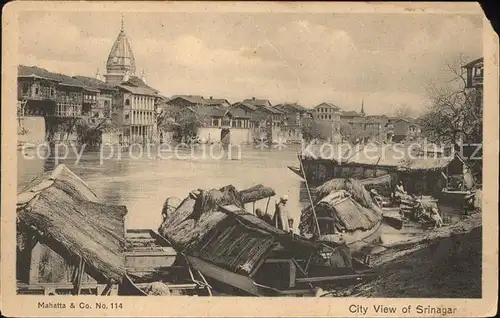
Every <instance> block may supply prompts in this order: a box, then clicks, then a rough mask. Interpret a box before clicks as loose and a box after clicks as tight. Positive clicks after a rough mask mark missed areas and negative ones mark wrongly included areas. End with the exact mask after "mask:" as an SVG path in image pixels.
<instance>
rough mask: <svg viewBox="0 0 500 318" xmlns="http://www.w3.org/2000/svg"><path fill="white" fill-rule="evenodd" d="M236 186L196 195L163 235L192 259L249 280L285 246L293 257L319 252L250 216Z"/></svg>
mask: <svg viewBox="0 0 500 318" xmlns="http://www.w3.org/2000/svg"><path fill="white" fill-rule="evenodd" d="M242 207H243V203H242V202H241V201H240V199H239V192H238V191H237V190H236V189H235V188H234V187H233V186H231V185H228V186H225V187H223V188H221V189H212V190H202V189H200V190H198V191H196V192H192V193H191V194H190V195H189V196H188V197H187V198H186V199H184V201H183V203H181V205H180V206H179V207H178V208H177V209H176V210H175V211H174V212H173V213H172V214H171V215H170V216H169V218H167V219H166V220H165V221H164V222H163V223H162V225H161V226H160V228H159V230H158V231H159V232H160V234H162V235H163V236H165V237H166V238H167V239H169V240H170V241H171V242H172V244H174V246H176V248H177V249H178V250H179V251H181V252H183V253H185V254H187V255H190V256H194V257H198V258H200V259H203V260H206V261H209V262H211V263H212V264H215V265H218V266H220V267H223V268H226V269H228V270H231V271H233V272H240V271H244V272H246V273H247V274H248V273H250V272H251V271H252V270H253V269H255V268H256V267H258V266H259V265H260V264H262V261H263V260H264V259H265V258H266V257H268V255H269V253H270V252H271V247H272V246H274V245H275V244H276V243H280V244H281V245H282V246H283V247H284V248H285V249H287V251H288V252H289V253H290V254H291V255H304V254H305V255H307V256H309V255H310V254H311V253H312V252H314V251H316V250H318V249H319V248H320V246H319V245H318V244H315V243H314V242H311V241H308V240H306V239H303V238H300V237H297V236H290V235H289V234H288V233H286V232H285V231H282V230H280V229H278V228H276V227H274V226H271V225H269V224H267V223H266V222H264V221H262V220H260V219H259V218H257V217H256V216H254V215H252V214H250V213H248V212H246V211H245V210H244V209H243V208H242Z"/></svg>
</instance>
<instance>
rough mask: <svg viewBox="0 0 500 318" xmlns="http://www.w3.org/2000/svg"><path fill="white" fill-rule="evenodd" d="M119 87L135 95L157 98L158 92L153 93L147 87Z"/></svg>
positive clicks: (122, 85) (121, 85)
mask: <svg viewBox="0 0 500 318" xmlns="http://www.w3.org/2000/svg"><path fill="white" fill-rule="evenodd" d="M118 87H120V88H122V89H124V90H126V91H129V92H131V93H132V94H135V95H147V96H157V93H156V91H153V90H151V89H149V88H147V87H137V86H128V85H124V84H120V85H118Z"/></svg>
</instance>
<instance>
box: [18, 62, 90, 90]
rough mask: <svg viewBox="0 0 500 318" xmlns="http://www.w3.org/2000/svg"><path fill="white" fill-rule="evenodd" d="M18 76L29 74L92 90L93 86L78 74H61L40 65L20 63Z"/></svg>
mask: <svg viewBox="0 0 500 318" xmlns="http://www.w3.org/2000/svg"><path fill="white" fill-rule="evenodd" d="M17 76H18V77H27V76H34V77H40V78H44V79H48V80H52V81H55V82H58V83H59V85H65V86H74V87H81V88H85V89H89V90H92V87H89V86H87V85H85V84H84V83H83V82H82V81H80V80H79V79H78V78H77V77H76V76H75V77H71V76H68V75H64V74H60V73H54V72H50V71H48V70H46V69H44V68H41V67H38V66H25V65H18V67H17Z"/></svg>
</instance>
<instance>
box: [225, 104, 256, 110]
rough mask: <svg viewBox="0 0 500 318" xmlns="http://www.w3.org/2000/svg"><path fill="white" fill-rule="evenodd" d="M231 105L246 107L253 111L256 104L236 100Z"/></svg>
mask: <svg viewBox="0 0 500 318" xmlns="http://www.w3.org/2000/svg"><path fill="white" fill-rule="evenodd" d="M231 107H246V108H247V109H249V110H251V111H254V110H257V106H254V105H252V104H248V103H242V102H237V103H234V104H233V105H231Z"/></svg>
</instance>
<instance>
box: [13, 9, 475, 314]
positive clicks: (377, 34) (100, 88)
mask: <svg viewBox="0 0 500 318" xmlns="http://www.w3.org/2000/svg"><path fill="white" fill-rule="evenodd" d="M166 21H171V22H166ZM193 21H196V23H194V22H193ZM42 26H43V27H42ZM64 30H65V31H64ZM66 31H67V32H66ZM19 32H20V36H19V56H20V58H19V63H20V64H19V65H18V68H17V72H18V73H17V164H18V175H17V178H18V179H17V182H18V186H17V188H18V189H17V190H18V196H17V256H16V266H17V267H16V279H17V293H18V294H41V295H135V296H151V295H159V296H175V295H191V296H224V295H230V296H234V295H238V296H242V295H246V296H296V297H306V296H312V297H351V296H352V297H355V296H357V297H406V298H408V297H409V298H481V295H482V294H481V288H482V285H481V277H482V270H481V262H482V239H481V232H482V217H481V215H482V210H481V194H482V166H483V163H482V159H481V158H482V148H481V145H482V138H483V137H482V129H483V128H482V122H483V121H482V119H483V111H482V109H483V74H484V70H483V57H482V55H483V53H482V49H481V47H482V37H481V34H482V33H481V32H482V20H481V16H479V15H432V14H418V15H416V14H415V15H412V14H405V15H397V14H393V15H383V14H377V15H374V14H343V15H342V14H335V15H333V14H328V13H316V14H306V13H304V14H298V13H293V14H292V13H289V14H288V13H287V14H274V13H273V14H271V13H269V14H263V13H252V14H250V13H245V14H244V13H203V14H201V13H136V14H131V13H130V14H129V13H127V14H125V15H123V14H121V13H110V12H87V13H82V12H52V13H50V14H49V13H47V12H42V11H40V12H34V11H33V12H24V13H22V14H20V18H19ZM61 32H64V33H65V34H62V33H61ZM56 38H57V40H56ZM450 39H454V40H453V41H450ZM455 39H456V43H455V42H454V41H455ZM103 66H105V67H104V68H103ZM146 70H147V71H146ZM212 95H213V96H212ZM39 306H41V307H44V308H55V307H57V306H64V304H62V305H61V304H59V303H57V302H41V304H39ZM349 310H351V309H349ZM352 310H354V311H356V310H357V309H356V308H353V309H352ZM416 310H417V311H418V310H420V312H419V313H424V314H452V313H454V310H455V309H454V308H448V307H443V306H436V307H432V306H419V308H418V309H416Z"/></svg>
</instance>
